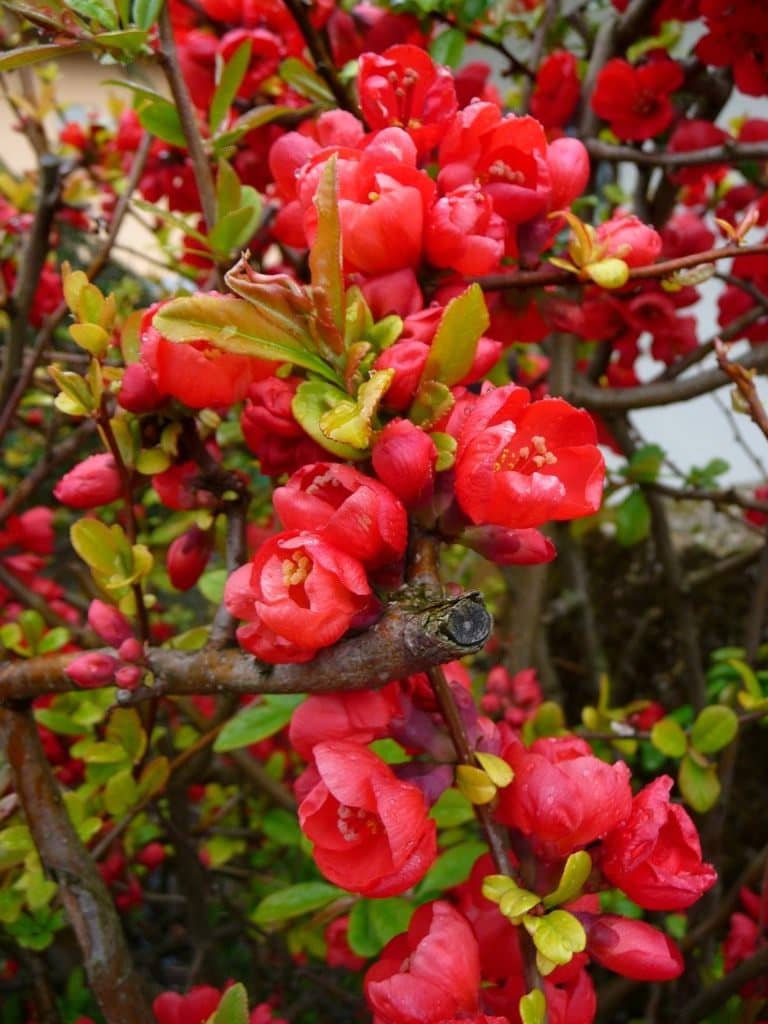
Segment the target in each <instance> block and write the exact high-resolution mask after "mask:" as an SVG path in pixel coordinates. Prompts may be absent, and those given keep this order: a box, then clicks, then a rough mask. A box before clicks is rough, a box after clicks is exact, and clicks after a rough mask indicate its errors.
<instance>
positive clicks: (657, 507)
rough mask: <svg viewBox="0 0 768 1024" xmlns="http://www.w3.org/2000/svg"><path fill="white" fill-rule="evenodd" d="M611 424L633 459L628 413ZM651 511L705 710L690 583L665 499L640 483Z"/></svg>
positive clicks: (694, 688) (696, 704) (690, 677)
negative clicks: (690, 598)
mask: <svg viewBox="0 0 768 1024" xmlns="http://www.w3.org/2000/svg"><path fill="white" fill-rule="evenodd" d="M609 425H610V427H611V430H612V431H613V434H614V436H615V438H616V440H617V441H618V443H619V447H620V448H621V450H622V452H623V453H624V456H625V457H626V458H627V459H630V458H631V456H632V455H633V454H634V452H635V451H636V450H637V445H636V444H635V441H634V438H633V437H632V433H631V430H630V427H629V424H628V422H627V419H626V417H622V416H615V417H612V418H611V420H610V421H609ZM640 487H641V489H642V491H643V493H644V495H645V499H646V501H647V502H648V508H649V509H650V513H651V530H652V533H653V540H654V546H655V548H656V556H657V557H658V559H659V561H660V562H661V565H662V568H663V571H664V577H665V579H666V583H667V593H668V599H669V605H670V607H671V609H672V613H673V614H674V616H675V618H676V619H677V623H678V628H679V631H680V647H681V652H680V653H681V656H682V658H683V663H684V665H685V671H686V675H687V680H686V682H687V687H688V695H689V699H690V702H691V705H692V706H693V708H694V710H695V711H699V710H701V708H703V707H704V706H705V705H706V702H707V682H706V678H705V676H704V667H703V665H702V663H701V647H700V643H699V631H698V624H697V621H696V617H695V615H694V613H693V608H692V606H691V602H690V600H689V595H688V589H689V583H688V581H687V580H686V577H685V575H684V574H683V570H682V567H681V565H680V560H679V558H678V556H677V551H676V550H675V546H674V544H673V542H672V533H671V530H670V527H669V520H668V519H667V511H666V509H665V507H664V502H663V500H662V498H661V495H659V494H658V493H657V492H655V491H653V490H651V489H650V488H648V487H645V486H644V485H643V484H640Z"/></svg>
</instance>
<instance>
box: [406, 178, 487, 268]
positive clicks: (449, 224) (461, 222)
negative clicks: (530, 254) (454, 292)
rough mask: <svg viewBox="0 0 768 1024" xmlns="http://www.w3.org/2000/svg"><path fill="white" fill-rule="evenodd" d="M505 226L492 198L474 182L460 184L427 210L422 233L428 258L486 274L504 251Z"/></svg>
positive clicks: (450, 266) (432, 261)
mask: <svg viewBox="0 0 768 1024" xmlns="http://www.w3.org/2000/svg"><path fill="white" fill-rule="evenodd" d="M505 236H506V227H505V224H504V221H503V220H502V219H501V217H499V215H498V214H496V213H494V212H493V201H492V199H491V198H490V196H487V195H485V194H484V193H483V191H482V190H481V189H479V188H478V187H477V186H476V185H461V186H460V187H459V188H457V189H454V191H453V192H449V193H448V194H447V195H445V196H443V197H442V198H441V199H438V201H437V202H436V203H435V205H434V206H433V207H432V209H431V210H430V211H429V214H428V217H427V224H426V232H425V236H424V245H425V252H426V256H427V259H428V260H429V262H430V263H432V264H433V265H434V266H435V267H448V268H450V269H451V270H455V271H456V272H457V273H459V274H466V275H475V274H488V273H490V272H491V271H492V270H495V269H496V268H497V267H498V265H499V262H500V260H501V258H502V256H503V255H504V239H505Z"/></svg>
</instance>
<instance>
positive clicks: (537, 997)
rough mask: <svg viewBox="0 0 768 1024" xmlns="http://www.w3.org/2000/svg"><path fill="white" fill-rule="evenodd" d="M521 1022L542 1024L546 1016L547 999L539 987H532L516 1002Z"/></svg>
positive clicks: (524, 1023)
mask: <svg viewBox="0 0 768 1024" xmlns="http://www.w3.org/2000/svg"><path fill="white" fill-rule="evenodd" d="M517 1005H518V1010H519V1011H520V1020H521V1021H522V1022H523V1024H544V1021H545V1020H546V1016H547V999H546V996H545V995H544V993H543V992H542V991H541V989H540V988H533V989H531V991H530V992H526V994H525V995H524V996H521V997H520V1002H519V1003H518V1004H517Z"/></svg>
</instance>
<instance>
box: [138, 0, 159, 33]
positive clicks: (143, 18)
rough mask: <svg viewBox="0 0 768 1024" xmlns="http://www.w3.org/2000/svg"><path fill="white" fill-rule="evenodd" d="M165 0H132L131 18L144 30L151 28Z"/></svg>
mask: <svg viewBox="0 0 768 1024" xmlns="http://www.w3.org/2000/svg"><path fill="white" fill-rule="evenodd" d="M164 2H165V0H133V14H132V20H133V22H134V24H136V25H138V26H139V28H143V29H144V30H145V31H147V30H148V29H150V28H152V26H153V25H154V24H155V22H156V21H157V19H158V18H159V17H160V11H161V10H162V9H163V3H164Z"/></svg>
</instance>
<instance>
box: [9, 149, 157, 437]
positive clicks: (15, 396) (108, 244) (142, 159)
mask: <svg viewBox="0 0 768 1024" xmlns="http://www.w3.org/2000/svg"><path fill="white" fill-rule="evenodd" d="M150 142H151V136H149V135H146V136H144V138H143V139H142V141H141V142H140V143H139V147H138V149H137V151H136V156H135V158H134V161H133V164H132V165H131V171H130V174H129V175H128V179H127V181H126V185H125V191H124V192H123V194H122V195H121V197H120V199H119V200H118V201H117V204H116V205H115V210H114V213H113V214H112V219H111V221H110V224H109V231H108V232H107V237H106V239H105V240H104V242H103V243H102V245H101V247H100V248H99V251H98V252H97V253H96V255H95V256H94V258H93V259H92V260H91V262H90V264H89V265H88V267H87V269H86V271H85V275H86V277H87V278H88V280H89V281H92V280H93V278H94V277H95V276H96V275H97V274H98V273H99V272H100V271H101V270H102V269H103V267H104V266H105V265H106V262H107V260H108V259H109V254H110V252H111V251H112V246H113V244H114V241H115V238H116V237H117V234H118V232H119V230H120V226H121V225H122V222H123V219H124V217H125V214H126V212H127V211H128V206H129V202H130V198H131V194H132V193H133V191H134V190H135V188H136V185H137V184H138V181H139V178H140V177H141V174H142V172H143V169H144V164H145V163H146V159H147V154H148V152H149V144H150ZM68 311H69V307H68V306H67V304H66V302H63V301H62V302H60V303H59V305H58V306H57V307H56V309H55V310H54V311H53V313H51V315H50V316H49V317H48V318H47V319H46V321H45V323H44V324H43V326H42V328H41V329H40V332H39V334H38V336H37V340H36V341H35V344H34V346H33V347H32V351H31V352H30V356H29V359H28V360H27V362H26V364H25V366H24V369H23V370H22V371H21V374H20V375H19V379H18V381H17V383H16V386H15V387H14V389H13V392H12V393H11V396H10V398H9V399H8V401H7V402H6V404H5V406H4V407H0V440H2V439H3V438H4V437H5V435H6V433H7V432H8V429H9V427H10V425H11V423H12V422H13V418H14V416H15V415H16V409H17V408H18V406H19V402H20V401H21V400H22V398H23V397H24V395H25V394H26V391H27V388H28V387H29V385H30V383H31V381H32V378H33V376H34V373H35V369H36V368H37V364H38V362H39V361H40V358H41V356H42V354H43V352H44V351H45V350H46V348H47V347H48V345H50V343H51V339H52V338H53V335H54V332H55V331H56V328H57V327H58V326H59V324H60V323H61V321H62V320H63V319H64V317H65V316H66V315H67V312H68Z"/></svg>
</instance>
